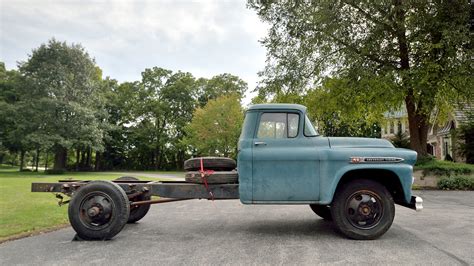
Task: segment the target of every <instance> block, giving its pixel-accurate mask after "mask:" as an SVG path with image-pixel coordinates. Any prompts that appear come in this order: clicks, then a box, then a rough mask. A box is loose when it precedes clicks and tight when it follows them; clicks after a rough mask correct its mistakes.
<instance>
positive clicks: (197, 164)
mask: <svg viewBox="0 0 474 266" xmlns="http://www.w3.org/2000/svg"><path fill="white" fill-rule="evenodd" d="M201 158H202V164H203V167H204V169H205V170H215V171H232V170H234V169H235V168H236V167H237V163H236V162H235V161H234V160H233V159H231V158H227V157H197V158H191V159H189V160H186V161H185V162H184V170H186V171H199V170H201Z"/></svg>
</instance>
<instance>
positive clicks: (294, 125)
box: [32, 104, 423, 240]
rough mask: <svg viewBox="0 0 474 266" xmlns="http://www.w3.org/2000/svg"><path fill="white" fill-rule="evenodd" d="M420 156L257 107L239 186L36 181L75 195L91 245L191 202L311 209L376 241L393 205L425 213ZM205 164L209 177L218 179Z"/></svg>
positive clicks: (243, 142)
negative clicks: (417, 187)
mask: <svg viewBox="0 0 474 266" xmlns="http://www.w3.org/2000/svg"><path fill="white" fill-rule="evenodd" d="M416 156H417V154H416V152H414V151H412V150H407V149H397V148H395V147H394V146H393V145H392V144H391V143H390V142H389V141H387V140H382V139H369V138H349V137H339V138H333V137H323V136H320V135H319V134H318V133H317V131H316V130H315V128H314V127H313V125H312V124H311V122H310V120H309V118H308V116H307V114H306V107H304V106H301V105H296V104H257V105H253V106H251V107H250V108H249V109H248V110H247V112H246V115H245V120H244V124H243V127H242V133H241V135H240V139H239V143H238V160H237V169H238V182H226V183H219V182H213V183H211V184H208V183H207V182H203V183H202V182H198V183H190V182H185V181H160V182H157V181H155V182H152V181H140V180H138V179H135V178H120V179H117V180H114V181H113V182H112V181H79V180H60V181H58V182H57V183H33V184H32V191H33V192H56V193H57V197H58V198H60V199H61V200H60V202H63V201H62V198H63V197H62V196H61V194H65V195H67V196H70V197H71V200H70V204H69V210H68V214H69V220H70V222H71V225H72V227H73V228H74V230H75V231H76V232H77V235H78V236H79V237H80V238H82V239H86V240H94V239H109V238H112V237H113V236H115V235H116V234H118V233H119V232H120V231H121V230H122V228H123V227H124V225H125V224H126V223H127V222H136V221H138V220H140V219H141V218H143V217H144V216H145V215H146V213H147V212H148V209H149V208H150V204H155V203H165V202H172V201H177V200H186V199H213V200H219V199H240V201H241V202H242V203H243V204H306V205H309V206H310V207H311V209H312V210H313V211H314V212H315V213H316V214H317V215H319V216H320V217H322V218H323V219H326V220H332V221H333V222H334V224H335V227H336V228H337V229H338V231H340V232H341V233H342V234H343V235H345V236H347V237H349V238H353V239H375V238H378V237H380V236H381V235H383V234H384V233H385V232H386V231H387V230H388V229H389V228H390V226H391V225H392V222H393V219H394V216H395V205H394V204H395V203H396V204H399V205H402V206H405V207H408V208H411V209H414V210H417V211H419V210H421V209H422V208H423V207H422V199H421V198H419V197H416V196H413V195H412V192H411V185H412V183H413V177H412V173H413V165H414V164H415V162H416ZM202 162H203V161H202V160H201V171H200V173H201V177H202V178H203V180H206V175H211V176H212V175H216V174H218V172H212V171H211V172H209V171H207V170H206V169H204V168H203V165H202ZM60 193H61V194H60ZM151 196H160V197H161V198H160V199H157V200H153V199H151Z"/></svg>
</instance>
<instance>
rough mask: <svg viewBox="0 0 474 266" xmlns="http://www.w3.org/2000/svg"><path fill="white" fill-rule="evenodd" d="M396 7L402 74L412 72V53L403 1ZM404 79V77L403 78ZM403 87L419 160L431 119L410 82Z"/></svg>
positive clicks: (424, 149) (424, 147) (413, 143)
mask: <svg viewBox="0 0 474 266" xmlns="http://www.w3.org/2000/svg"><path fill="white" fill-rule="evenodd" d="M394 5H395V6H396V8H397V9H396V10H397V11H396V15H395V16H396V35H397V41H398V51H399V57H400V70H401V72H402V73H401V74H402V75H403V74H404V73H403V72H407V71H409V70H410V51H409V47H408V41H407V37H406V27H405V10H403V8H402V1H401V0H394ZM402 77H403V79H404V75H403V76H402ZM403 87H404V88H406V90H407V94H406V97H405V105H406V108H407V114H408V127H409V131H410V147H411V148H412V149H413V150H415V151H416V152H417V153H418V158H419V157H423V156H426V155H427V154H428V152H427V145H426V144H427V139H428V127H429V124H428V121H429V117H428V115H426V114H423V113H421V111H420V110H421V106H416V104H415V97H414V91H413V87H412V85H411V84H410V81H408V80H403Z"/></svg>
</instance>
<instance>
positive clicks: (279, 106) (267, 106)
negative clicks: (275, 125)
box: [248, 103, 306, 113]
mask: <svg viewBox="0 0 474 266" xmlns="http://www.w3.org/2000/svg"><path fill="white" fill-rule="evenodd" d="M248 110H249V111H250V110H298V111H301V112H302V113H306V106H303V105H301V104H291V103H264V104H254V105H251V106H250V107H249V109H248Z"/></svg>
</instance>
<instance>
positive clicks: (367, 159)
mask: <svg viewBox="0 0 474 266" xmlns="http://www.w3.org/2000/svg"><path fill="white" fill-rule="evenodd" d="M403 161H404V159H403V158H400V157H356V156H355V157H351V158H350V160H349V162H350V163H353V164H358V163H401V162H403Z"/></svg>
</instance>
